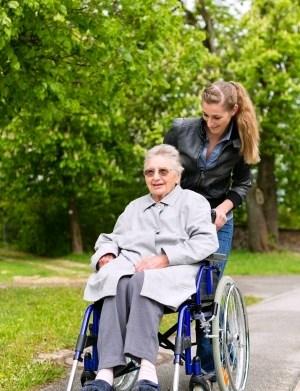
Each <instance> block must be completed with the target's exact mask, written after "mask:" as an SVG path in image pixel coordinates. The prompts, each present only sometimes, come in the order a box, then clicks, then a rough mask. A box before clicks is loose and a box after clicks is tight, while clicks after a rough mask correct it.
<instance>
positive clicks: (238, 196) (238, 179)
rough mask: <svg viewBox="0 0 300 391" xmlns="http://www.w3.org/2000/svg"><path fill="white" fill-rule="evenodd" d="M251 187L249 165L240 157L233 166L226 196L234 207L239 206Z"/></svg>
mask: <svg viewBox="0 0 300 391" xmlns="http://www.w3.org/2000/svg"><path fill="white" fill-rule="evenodd" d="M250 187H251V171H250V166H249V165H248V164H246V163H245V161H244V159H243V158H241V159H240V160H239V161H238V163H237V164H236V165H235V167H234V168H233V172H232V185H231V189H230V191H229V192H228V194H227V198H228V199H229V200H231V201H232V203H233V205H234V208H236V207H237V206H239V205H240V204H241V203H242V202H243V200H244V199H245V198H246V195H247V193H248V190H249V189H250Z"/></svg>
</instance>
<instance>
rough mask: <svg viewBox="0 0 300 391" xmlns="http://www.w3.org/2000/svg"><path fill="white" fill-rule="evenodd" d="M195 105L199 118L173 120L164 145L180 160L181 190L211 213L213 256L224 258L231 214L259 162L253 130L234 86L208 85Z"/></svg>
mask: <svg viewBox="0 0 300 391" xmlns="http://www.w3.org/2000/svg"><path fill="white" fill-rule="evenodd" d="M201 105H202V118H186V119H183V118H181V119H176V120H175V121H174V123H173V127H172V129H171V130H170V131H169V132H168V133H167V135H166V136H165V140H164V142H165V143H166V144H171V145H173V146H175V147H176V148H177V149H178V151H179V153H180V155H181V160H182V164H183V167H184V172H183V175H182V180H181V186H182V187H183V188H185V189H190V190H194V191H196V192H197V193H200V194H202V195H203V196H204V197H205V198H206V199H207V200H208V201H209V203H210V205H211V207H212V208H213V209H214V210H215V224H216V227H217V230H218V239H219V246H220V247H219V249H218V252H220V253H223V254H226V255H228V254H229V252H230V250H231V244H232V236H233V214H232V210H233V209H234V208H236V207H237V206H238V205H240V204H241V203H242V201H243V199H244V198H245V197H246V194H247V191H248V189H249V188H250V186H251V178H250V167H249V165H250V164H255V163H257V162H258V161H259V150H258V145H259V130H258V125H257V120H256V115H255V110H254V107H253V104H252V102H251V100H250V98H249V96H248V94H247V92H246V90H245V88H244V87H243V86H242V85H241V84H240V83H236V82H226V81H217V82H215V83H213V84H211V85H209V86H208V87H206V88H205V89H204V90H203V92H202V96H201Z"/></svg>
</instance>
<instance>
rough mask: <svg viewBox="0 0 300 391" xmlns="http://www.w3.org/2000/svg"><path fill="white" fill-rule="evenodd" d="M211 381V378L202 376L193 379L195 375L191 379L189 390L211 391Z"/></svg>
mask: <svg viewBox="0 0 300 391" xmlns="http://www.w3.org/2000/svg"><path fill="white" fill-rule="evenodd" d="M211 390H212V387H211V383H210V381H209V380H207V379H204V378H203V377H202V378H197V380H196V379H193V377H192V378H191V380H190V384H189V391H211Z"/></svg>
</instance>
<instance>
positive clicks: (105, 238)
mask: <svg viewBox="0 0 300 391" xmlns="http://www.w3.org/2000/svg"><path fill="white" fill-rule="evenodd" d="M131 204H132V203H130V204H129V205H128V206H127V207H126V208H125V210H124V211H123V213H122V214H121V215H120V216H119V217H118V219H117V222H116V224H115V226H114V229H113V232H112V233H110V234H105V233H102V234H100V235H99V237H98V239H97V241H96V243H95V247H94V249H95V253H94V254H93V255H92V257H91V268H92V269H93V270H97V264H98V261H99V259H100V258H101V257H102V256H103V255H105V254H108V253H111V254H114V255H115V256H116V257H117V256H118V255H119V252H120V249H119V246H118V240H117V238H118V236H119V235H122V234H123V233H124V232H126V230H127V229H128V221H129V219H128V215H129V214H130V213H131V212H130V210H131Z"/></svg>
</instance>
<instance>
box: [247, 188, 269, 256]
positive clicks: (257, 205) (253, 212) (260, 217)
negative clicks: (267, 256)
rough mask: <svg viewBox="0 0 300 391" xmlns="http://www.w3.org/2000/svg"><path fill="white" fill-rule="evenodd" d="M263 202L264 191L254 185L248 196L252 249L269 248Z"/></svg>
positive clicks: (249, 240)
mask: <svg viewBox="0 0 300 391" xmlns="http://www.w3.org/2000/svg"><path fill="white" fill-rule="evenodd" d="M263 204H264V197H263V193H262V191H261V190H260V189H259V188H258V187H257V186H256V185H254V186H253V187H252V188H251V189H250V190H249V193H248V196H247V212H248V246H249V250H251V251H257V252H265V251H268V250H269V244H268V228H267V225H266V220H265V216H264V213H263V208H262V206H263Z"/></svg>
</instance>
